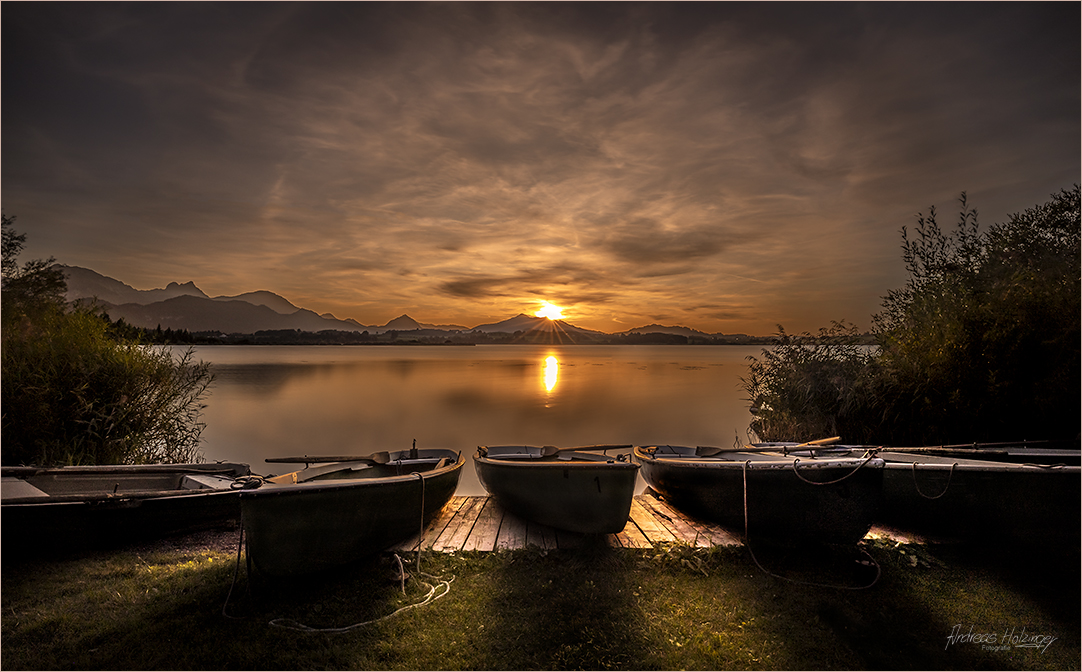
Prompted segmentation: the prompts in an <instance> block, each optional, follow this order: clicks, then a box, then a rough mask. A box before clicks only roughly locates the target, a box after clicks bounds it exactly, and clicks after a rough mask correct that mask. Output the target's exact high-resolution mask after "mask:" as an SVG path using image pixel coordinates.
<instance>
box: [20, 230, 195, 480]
mask: <svg viewBox="0 0 1082 672" xmlns="http://www.w3.org/2000/svg"><path fill="white" fill-rule="evenodd" d="M10 224H11V220H9V219H8V218H6V217H5V218H4V227H5V229H4V284H3V303H2V337H3V348H2V351H0V360H2V371H0V398H2V404H3V427H2V432H3V447H2V450H3V452H2V456H3V463H4V464H8V465H11V464H35V465H54V464H144V463H152V462H197V461H201V459H202V457H201V455H200V451H199V437H200V434H201V432H202V430H203V423H201V422H200V414H201V411H202V408H203V406H202V404H201V403H200V401H201V399H202V398H203V396H204V395H205V393H206V390H207V387H208V385H209V384H210V382H211V380H212V377H211V375H210V372H209V365H207V364H205V363H202V362H200V363H194V362H193V361H192V351H191V350H189V351H187V352H186V353H184V354H182V355H180V356H179V357H177V358H175V359H174V356H173V353H172V351H171V350H169V349H166V348H161V347H153V346H148V345H143V344H141V343H140V342H139V341H136V340H131V339H126V338H123V337H119V336H118V335H117V334H116V332H115V330H114V329H112V328H111V325H110V323H109V322H108V320H107V319H106V318H104V316H102V315H100V314H98V313H95V312H93V311H91V310H89V309H75V310H70V311H69V310H68V309H67V307H66V306H65V305H64V303H63V300H62V299H61V298H60V297H62V295H63V285H60V291H59V292H57V291H56V284H55V278H49V277H45V278H43V277H41V275H42V274H48V273H49V272H51V270H52V269H50V268H49V267H48V264H43V263H37V262H32V263H29V264H27V265H25V266H24V267H23V268H22V269H18V268H17V267H15V268H13V266H14V260H15V257H17V256H18V252H19V250H21V246H22V237H21V236H9V232H10V230H9V229H8V228H7V227H8V226H10ZM9 241H11V242H12V246H11V247H10V248H9V245H8V243H9ZM9 281H10V282H9ZM60 281H61V282H63V276H62V275H61V276H60ZM41 287H44V288H46V289H47V290H48V291H45V292H42V291H36V290H35V289H34V288H41ZM26 288H31V289H30V290H29V291H26Z"/></svg>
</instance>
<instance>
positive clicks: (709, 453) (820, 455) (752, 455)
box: [638, 444, 868, 466]
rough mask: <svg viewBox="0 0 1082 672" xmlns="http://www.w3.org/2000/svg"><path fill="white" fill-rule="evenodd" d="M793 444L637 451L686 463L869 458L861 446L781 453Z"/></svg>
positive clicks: (819, 460) (803, 449)
mask: <svg viewBox="0 0 1082 672" xmlns="http://www.w3.org/2000/svg"><path fill="white" fill-rule="evenodd" d="M795 445H796V444H787V445H781V444H779V445H778V446H776V448H777V450H771V448H775V446H770V445H766V444H756V445H755V446H751V447H745V448H744V449H740V448H732V449H726V448H721V449H719V448H710V447H708V446H698V447H693V446H667V445H666V446H643V447H640V448H639V449H638V450H639V451H640V452H642V453H645V454H646V455H652V456H653V457H655V458H662V459H666V458H668V459H679V460H688V461H689V462H733V463H741V462H751V463H752V464H759V465H764V466H765V465H767V464H785V465H791V464H792V463H793V461H794V460H796V459H799V460H801V461H802V462H822V463H826V462H828V461H830V462H833V463H835V464H836V463H838V462H839V461H842V462H844V463H850V462H853V461H856V460H864V459H866V458H867V457H868V452H867V449H866V448H864V447H854V446H848V447H844V448H834V447H830V448H819V447H815V448H801V449H799V450H795V451H787V452H784V451H783V450H782V449H783V448H784V447H788V446H795Z"/></svg>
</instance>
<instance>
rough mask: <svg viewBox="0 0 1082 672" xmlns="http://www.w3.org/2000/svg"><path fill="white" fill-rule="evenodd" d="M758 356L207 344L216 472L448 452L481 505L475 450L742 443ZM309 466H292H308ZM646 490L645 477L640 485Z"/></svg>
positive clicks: (701, 350)
mask: <svg viewBox="0 0 1082 672" xmlns="http://www.w3.org/2000/svg"><path fill="white" fill-rule="evenodd" d="M761 352H762V348H761V347H760V346H665V345H659V346H652V345H636V346H595V345H577V346H576V345H557V346H538V345H479V346H474V347H453V346H387V347H382V346H354V347H350V346H279V347H275V346H201V347H197V348H195V358H196V359H198V360H203V361H206V362H210V363H211V365H212V370H213V371H214V373H215V376H216V379H215V382H214V383H213V385H212V386H211V391H210V395H209V396H208V397H207V399H206V404H207V408H206V409H205V411H204V416H203V419H204V421H205V422H206V429H205V430H204V432H203V451H204V455H205V456H206V458H207V459H208V460H229V461H236V462H246V463H248V464H250V465H251V466H252V471H254V472H256V473H260V474H267V473H272V472H273V473H282V472H283V471H286V470H288V469H289V467H288V466H287V465H282V464H273V465H271V464H266V463H265V462H264V460H265V458H268V457H286V456H292V455H306V454H307V455H365V454H368V453H372V452H376V451H380V450H401V449H408V448H410V447H411V445H412V444H413V440H414V439H416V440H417V447H418V448H450V449H452V450H456V451H462V453H463V454H464V455H466V456H467V462H466V467H465V468H464V470H463V473H462V479H461V482H460V485H459V491H458V494H462V495H480V494H484V489H483V488H482V487H481V485H480V483H479V482H478V480H477V476H476V474H475V473H474V470H473V462H472V460H471V459H470V457H471V456H472V454H473V452H474V450H475V449H476V447H477V446H478V445H499V444H527V445H555V446H582V445H594V444H633V445H643V444H645V445H651V444H659V443H660V444H674V445H711V446H731V445H733V443H734V440H736V439H737V437H739V441H741V442H742V443H743V442H746V441H747V440H748V436H747V427H748V425H749V423H750V422H751V414H750V413H749V411H748V402H747V401H745V400H744V399H743V397H744V395H745V393H744V391H743V390H742V389H741V387H740V376H743V375H746V374H747V361H746V357H747V356H748V355H755V356H758V355H760V354H761ZM301 466H303V465H298V466H297V468H300V467H301ZM640 480H641V477H640Z"/></svg>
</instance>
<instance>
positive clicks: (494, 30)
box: [0, 2, 1082, 334]
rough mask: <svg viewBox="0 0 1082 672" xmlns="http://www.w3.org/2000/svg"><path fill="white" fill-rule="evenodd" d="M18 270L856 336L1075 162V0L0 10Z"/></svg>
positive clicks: (361, 316)
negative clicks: (972, 217)
mask: <svg viewBox="0 0 1082 672" xmlns="http://www.w3.org/2000/svg"><path fill="white" fill-rule="evenodd" d="M2 19H3V21H2V30H3V43H2V44H3V61H2V67H3V73H2V74H3V76H2V79H0V83H2V90H3V91H2V92H3V101H4V104H3V116H2V124H3V128H2V130H3V153H2V187H3V192H2V193H3V209H4V212H5V214H7V215H9V216H10V215H16V216H17V217H18V221H17V227H16V229H17V230H19V231H23V232H25V233H27V236H28V246H27V250H26V255H25V256H26V258H34V257H47V256H55V257H56V258H57V260H58V261H60V262H61V263H65V264H69V265H73V266H84V267H87V268H91V269H94V270H96V271H98V272H99V273H103V274H105V275H108V276H111V277H114V278H117V279H119V280H121V281H123V282H125V283H127V284H129V285H132V286H134V287H136V288H139V289H152V288H155V287H164V286H165V285H166V284H167V283H168V282H171V281H178V282H185V281H189V280H191V281H194V282H195V283H196V284H197V285H198V286H199V287H200V288H201V289H203V290H204V291H205V292H207V293H208V294H210V295H211V296H218V295H235V294H240V293H243V292H248V291H254V290H259V289H265V290H270V291H273V292H276V293H278V294H281V295H282V296H284V297H286V298H287V299H289V300H290V301H292V302H293V303H294V304H296V305H299V306H304V307H306V308H310V309H313V310H316V311H318V312H321V313H322V312H331V313H333V314H334V315H335V316H337V317H339V318H346V317H352V318H354V319H357V320H359V321H360V322H362V323H364V324H383V323H385V322H387V321H388V320H390V319H392V318H394V317H396V316H398V315H400V314H402V313H409V314H410V315H411V316H413V317H414V318H416V319H419V320H422V321H425V322H437V323H456V324H463V325H466V326H473V325H476V324H481V323H483V322H492V321H497V320H501V319H504V318H507V317H511V316H513V315H515V314H517V313H519V312H527V313H532V312H533V311H535V310H537V309H538V307H539V304H540V302H541V301H543V300H548V301H550V302H552V303H554V304H557V305H559V306H563V307H565V310H564V314H565V315H566V317H567V319H569V320H570V321H571V322H572V323H574V324H577V325H579V326H583V327H587V328H593V329H600V330H604V331H619V330H622V329H627V328H631V327H635V326H641V325H644V324H649V323H655V322H656V323H662V324H682V325H686V326H691V327H695V328H698V329H702V330H704V331H708V332H718V331H720V332H726V333H737V332H744V333H753V334H769V333H772V332H773V331H774V329H775V325H776V324H778V323H781V324H783V325H784V326H785V328H786V329H787V330H789V331H801V330H813V331H814V330H815V329H817V328H818V327H820V326H826V325H828V324H829V323H830V321H831V320H837V319H846V320H848V321H850V322H853V323H856V324H857V325H858V326H860V327H862V328H867V327H869V326H870V324H871V320H870V316H871V315H872V314H873V313H875V312H877V310H878V309H879V307H880V303H881V298H882V297H883V296H884V295H885V294H886V293H887V291H888V290H890V289H893V288H896V287H899V286H901V284H902V283H903V282H904V277H905V276H904V267H903V264H902V261H901V257H900V253H899V248H900V243H901V238H900V233H899V232H900V229H901V227H903V226H906V225H912V224H913V223H914V221H915V215H916V214H917V213H919V212H924V213H927V212H928V209H929V207H930V206H935V207H936V208H937V210H939V213H940V221H941V222H942V223H945V224H953V222H954V221H955V219H956V217H957V212H958V210H957V199H958V197H959V195H960V193H961V192H963V191H966V192H968V196H969V202H970V204H971V205H973V206H975V207H976V208H977V209H978V211H979V213H980V220H981V222H982V223H983V224H984V225H985V226H988V225H990V224H992V223H994V222H998V221H1004V220H1005V219H1006V218H1007V217H1008V216H1009V214H1011V213H1014V212H1019V211H1022V210H1024V209H1026V208H1028V207H1031V206H1033V205H1035V204H1037V203H1043V202H1044V201H1046V200H1047V199H1048V197H1049V195H1050V194H1051V193H1053V192H1058V191H1059V190H1060V189H1062V188H1070V187H1071V186H1072V185H1073V184H1074V183H1075V182H1078V181H1079V172H1080V160H1079V157H1080V147H1082V138H1080V97H1079V92H1080V56H1079V54H1080V40H1079V34H1080V32H1079V28H1078V27H1079V21H1080V5H1079V4H1078V3H1074V2H1064V3H1047V4H1046V3H1028V2H1027V3H1018V4H1015V3H994V4H987V5H985V4H977V3H960V4H942V3H913V4H906V3H903V4H893V3H891V4H885V5H880V4H874V3H873V4H853V3H843V4H816V3H796V4H783V3H754V4H732V3H720V4H714V3H691V4H676V3H660V4H652V3H630V4H623V3H599V4H579V3H554V4H547V3H546V4H541V3H512V4H503V3H478V4H473V3H439V4H421V3H389V4H380V3H377V4H368V3H364V4H360V3H358V4H354V3H326V4H324V3H301V4H287V3H272V4H257V3H236V4H233V3H216V2H213V3H202V2H199V3H150V4H140V3H100V4H99V3H72V4H66V3H64V4H61V3H37V2H27V3H4V5H3V16H2Z"/></svg>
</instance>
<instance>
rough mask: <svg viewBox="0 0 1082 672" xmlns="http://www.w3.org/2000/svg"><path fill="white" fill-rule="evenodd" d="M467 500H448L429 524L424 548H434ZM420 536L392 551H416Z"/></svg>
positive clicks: (463, 498)
mask: <svg viewBox="0 0 1082 672" xmlns="http://www.w3.org/2000/svg"><path fill="white" fill-rule="evenodd" d="M467 499H468V497H452V498H451V499H450V500H448V502H447V503H446V504H444V506H443V508H442V509H440V512H439V514H438V515H437V516H436V518H435V519H434V520H433V521H432V522H431V523H429V525H428V527H427V528H425V533H424V538H423V539H421V540H420V541H421V542H422V543H423V546H422V548H431V547H432V543H433V542H434V541H436V538H437V537H439V536H440V533H441V532H443V530H444V528H446V527H447V524H448V523H450V522H451V519H452V518H454V515H455V513H457V512H458V510H459V509H460V508H461V507H462V505H463V504H464V503H465V502H466V500H467ZM419 536H420V535H416V534H415V535H413V536H412V537H410V538H409V539H407V540H405V541H403V542H402V543H401V544H398V545H396V546H392V547H391V549H390V550H392V551H416V550H417V542H418V537H419Z"/></svg>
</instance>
